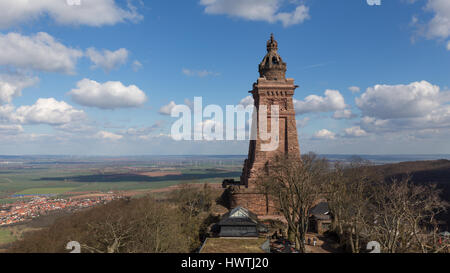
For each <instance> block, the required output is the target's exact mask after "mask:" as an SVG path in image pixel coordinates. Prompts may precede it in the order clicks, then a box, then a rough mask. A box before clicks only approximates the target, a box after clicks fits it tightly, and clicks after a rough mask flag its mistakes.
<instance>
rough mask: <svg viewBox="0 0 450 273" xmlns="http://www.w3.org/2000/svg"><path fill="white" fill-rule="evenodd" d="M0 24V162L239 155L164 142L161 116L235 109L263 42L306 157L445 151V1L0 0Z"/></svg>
mask: <svg viewBox="0 0 450 273" xmlns="http://www.w3.org/2000/svg"><path fill="white" fill-rule="evenodd" d="M69 2H70V1H69ZM0 15H1V16H0V17H1V18H0V154H80V155H134V154H246V153H247V152H248V141H229V142H226V141H182V142H176V141H174V140H172V139H171V138H170V137H169V133H170V127H171V124H172V123H173V122H174V121H175V119H173V118H171V117H170V116H168V115H167V111H165V110H167V109H170V108H171V107H170V105H175V104H184V103H185V101H186V100H189V101H193V99H194V97H203V103H204V104H205V105H207V104H218V105H220V106H223V107H224V108H225V105H237V104H239V103H240V102H241V100H243V99H245V98H246V97H247V96H248V93H247V92H248V90H250V89H251V88H252V83H253V82H255V81H256V80H257V78H258V64H259V63H260V61H261V60H262V58H263V56H264V55H265V53H266V52H265V43H266V41H267V39H268V38H269V36H270V33H274V34H275V38H276V39H277V40H278V42H279V53H280V55H281V56H282V57H283V59H284V61H286V62H287V64H288V73H287V74H288V77H291V78H295V80H296V83H297V84H298V85H299V86H300V88H299V89H297V91H296V95H295V106H296V110H297V113H298V115H297V121H298V127H299V128H298V130H299V141H300V146H301V149H302V151H303V152H307V151H314V152H318V153H328V154H330V153H343V154H431V153H450V142H449V141H448V139H449V136H450V91H449V86H450V82H449V79H450V77H449V75H450V73H449V72H450V1H447V0H416V1H414V0H390V1H381V5H380V6H370V5H368V4H367V3H366V0H321V1H317V0H304V1H300V0H239V1H238V0H185V1H180V0H177V1H173V0H166V1H117V0H116V1H113V0H98V1H92V0H91V1H89V0H81V2H80V5H72V6H71V5H68V4H67V2H66V1H64V0H47V1H25V0H23V1H7V0H0ZM164 106H167V107H164Z"/></svg>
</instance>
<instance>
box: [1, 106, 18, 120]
mask: <svg viewBox="0 0 450 273" xmlns="http://www.w3.org/2000/svg"><path fill="white" fill-rule="evenodd" d="M14 110H15V108H14V106H13V105H12V104H6V105H0V122H3V123H7V122H10V121H12V120H13V119H14Z"/></svg>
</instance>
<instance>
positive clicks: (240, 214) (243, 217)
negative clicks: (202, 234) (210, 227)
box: [218, 207, 267, 237]
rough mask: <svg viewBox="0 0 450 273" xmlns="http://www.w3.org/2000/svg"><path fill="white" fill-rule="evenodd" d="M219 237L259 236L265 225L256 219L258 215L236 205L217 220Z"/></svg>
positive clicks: (264, 229) (265, 229)
mask: <svg viewBox="0 0 450 273" xmlns="http://www.w3.org/2000/svg"><path fill="white" fill-rule="evenodd" d="M218 225H219V227H220V233H219V237H259V234H260V233H265V232H267V227H266V226H265V225H263V224H261V223H260V222H259V221H258V216H257V215H256V214H254V213H253V212H251V211H249V210H248V209H246V208H243V207H236V208H234V209H233V210H231V211H230V212H228V213H227V214H225V215H224V216H223V217H222V220H221V221H220V222H219V224H218Z"/></svg>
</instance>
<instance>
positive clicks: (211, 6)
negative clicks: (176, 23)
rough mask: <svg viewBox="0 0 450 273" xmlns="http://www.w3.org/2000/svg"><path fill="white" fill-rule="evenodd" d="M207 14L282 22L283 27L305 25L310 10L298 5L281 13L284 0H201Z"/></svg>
mask: <svg viewBox="0 0 450 273" xmlns="http://www.w3.org/2000/svg"><path fill="white" fill-rule="evenodd" d="M200 4H201V5H202V6H205V12H206V13H207V14H225V15H229V16H231V17H237V18H242V19H245V20H250V21H265V22H269V23H275V22H281V23H282V24H283V26H285V27H287V26H291V25H295V24H300V23H303V22H304V21H305V20H307V19H309V18H310V15H309V8H308V7H306V6H305V5H298V6H297V7H296V8H295V10H293V11H291V12H280V9H281V8H282V6H283V5H282V4H283V1H282V0H201V1H200Z"/></svg>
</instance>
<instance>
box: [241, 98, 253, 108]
mask: <svg viewBox="0 0 450 273" xmlns="http://www.w3.org/2000/svg"><path fill="white" fill-rule="evenodd" d="M254 104H255V100H254V99H253V97H252V96H247V97H245V98H243V99H242V100H241V101H240V102H239V105H242V106H244V107H247V106H251V105H254Z"/></svg>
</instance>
